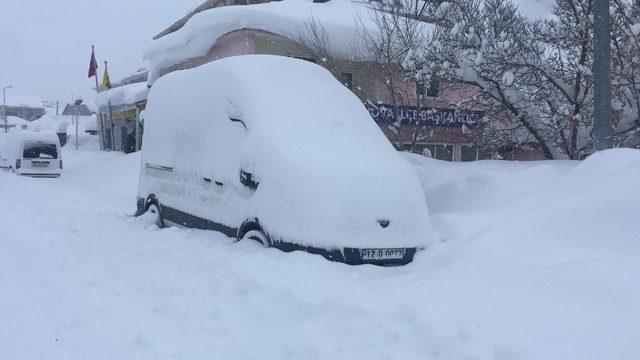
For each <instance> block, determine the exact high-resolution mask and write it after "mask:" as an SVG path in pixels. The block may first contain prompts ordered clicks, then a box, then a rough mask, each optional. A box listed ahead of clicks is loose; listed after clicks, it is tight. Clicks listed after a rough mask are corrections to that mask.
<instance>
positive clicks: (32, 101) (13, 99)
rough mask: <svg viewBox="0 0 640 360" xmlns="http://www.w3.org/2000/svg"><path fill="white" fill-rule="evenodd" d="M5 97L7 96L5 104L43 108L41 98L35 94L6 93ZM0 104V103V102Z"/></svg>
mask: <svg viewBox="0 0 640 360" xmlns="http://www.w3.org/2000/svg"><path fill="white" fill-rule="evenodd" d="M6 97H7V106H12V107H30V108H44V105H43V103H42V100H41V99H40V98H38V97H37V96H25V95H13V94H6ZM0 100H2V99H0ZM0 105H2V104H1V103H0Z"/></svg>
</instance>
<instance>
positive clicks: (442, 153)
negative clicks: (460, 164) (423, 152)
mask: <svg viewBox="0 0 640 360" xmlns="http://www.w3.org/2000/svg"><path fill="white" fill-rule="evenodd" d="M435 158H436V159H438V160H446V161H453V145H451V144H442V145H436V153H435Z"/></svg>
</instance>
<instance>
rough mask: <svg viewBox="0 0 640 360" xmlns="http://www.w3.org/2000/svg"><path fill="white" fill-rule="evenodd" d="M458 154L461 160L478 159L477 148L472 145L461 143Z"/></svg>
mask: <svg viewBox="0 0 640 360" xmlns="http://www.w3.org/2000/svg"><path fill="white" fill-rule="evenodd" d="M460 155H461V156H460V160H462V161H475V160H477V159H478V149H476V147H475V146H473V145H462V154H460Z"/></svg>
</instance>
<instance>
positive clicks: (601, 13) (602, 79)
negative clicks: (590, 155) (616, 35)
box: [593, 0, 613, 151]
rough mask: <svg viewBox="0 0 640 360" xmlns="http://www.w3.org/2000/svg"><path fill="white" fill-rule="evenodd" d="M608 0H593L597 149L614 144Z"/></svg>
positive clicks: (595, 133)
mask: <svg viewBox="0 0 640 360" xmlns="http://www.w3.org/2000/svg"><path fill="white" fill-rule="evenodd" d="M609 1H610V0H595V1H594V2H593V15H594V22H593V95H594V102H593V107H594V109H593V134H594V138H595V149H596V151H600V150H606V149H611V148H612V147H613V127H612V118H613V110H612V108H611V15H610V14H609Z"/></svg>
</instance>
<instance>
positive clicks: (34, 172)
mask: <svg viewBox="0 0 640 360" xmlns="http://www.w3.org/2000/svg"><path fill="white" fill-rule="evenodd" d="M62 168H63V163H62V153H61V151H60V141H59V140H58V136H57V135H56V134H54V133H39V132H27V131H24V132H14V133H8V134H2V135H0V169H3V170H7V171H11V172H13V173H15V174H17V175H22V176H30V177H39V178H57V177H60V175H62Z"/></svg>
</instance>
